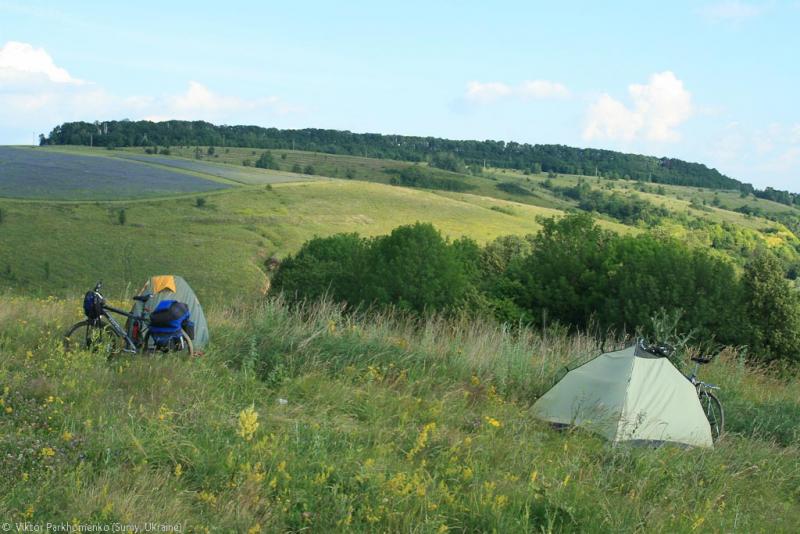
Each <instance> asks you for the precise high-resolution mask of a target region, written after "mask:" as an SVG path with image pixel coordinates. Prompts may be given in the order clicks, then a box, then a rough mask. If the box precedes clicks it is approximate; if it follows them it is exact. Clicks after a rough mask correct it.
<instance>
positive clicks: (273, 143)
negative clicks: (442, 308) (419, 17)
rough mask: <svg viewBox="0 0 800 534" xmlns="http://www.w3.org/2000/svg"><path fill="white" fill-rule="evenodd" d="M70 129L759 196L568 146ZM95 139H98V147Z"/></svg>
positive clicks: (72, 140) (649, 160)
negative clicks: (584, 176)
mask: <svg viewBox="0 0 800 534" xmlns="http://www.w3.org/2000/svg"><path fill="white" fill-rule="evenodd" d="M102 126H103V131H104V133H103V134H102V135H99V134H98V133H97V131H98V125H97V124H92V123H87V122H70V123H64V124H61V125H59V126H56V127H55V128H53V130H52V131H51V132H50V135H49V136H48V137H47V139H46V140H45V141H44V142H45V143H47V144H54V145H58V144H73V145H89V143H90V142H93V143H94V145H95V146H107V145H116V146H142V145H149V144H152V143H158V144H164V145H173V146H174V145H190V144H191V145H199V146H208V145H214V144H221V143H222V142H223V139H224V140H225V143H226V144H227V145H229V146H230V145H233V146H242V147H254V148H270V149H290V148H291V149H297V150H307V151H314V152H325V153H329V154H349V155H365V154H367V153H368V154H369V155H370V156H371V157H375V158H382V159H395V160H402V161H412V162H419V161H426V160H430V161H431V164H432V165H434V166H439V165H441V166H442V167H443V168H447V169H448V170H457V172H461V169H462V163H461V162H462V161H463V162H465V163H466V164H468V165H483V164H484V162H485V163H486V164H487V165H490V166H493V167H501V168H508V169H518V170H520V171H521V170H524V169H531V170H533V172H539V171H540V170H543V171H544V172H548V173H550V172H552V173H561V174H581V173H585V174H590V175H594V174H595V173H596V172H597V173H599V174H601V175H602V176H609V177H620V178H621V177H629V178H632V179H634V180H641V181H647V182H653V183H663V184H675V185H690V186H703V187H711V188H716V189H734V190H743V191H748V192H749V191H752V190H753V187H752V186H751V185H750V184H743V183H741V182H739V181H738V180H734V179H732V178H729V177H727V176H725V175H723V174H721V173H720V172H718V171H717V170H716V169H709V168H708V167H706V166H705V165H702V164H698V163H689V162H686V161H681V160H678V159H672V158H656V157H651V156H640V155H635V154H624V153H620V152H613V151H610V150H597V149H580V148H573V147H567V146H563V145H529V144H521V143H516V142H508V143H506V142H504V141H456V140H450V139H438V138H431V137H414V136H400V135H376V134H354V133H352V132H347V131H338V130H320V129H311V128H309V129H304V130H278V129H276V128H261V127H258V126H215V125H213V124H209V123H207V122H203V121H193V122H188V121H164V122H158V123H153V122H149V121H108V122H104V123H103V124H102ZM92 140H93V141H92Z"/></svg>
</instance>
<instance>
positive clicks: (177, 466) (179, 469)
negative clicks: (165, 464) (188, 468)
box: [175, 464, 183, 478]
mask: <svg viewBox="0 0 800 534" xmlns="http://www.w3.org/2000/svg"><path fill="white" fill-rule="evenodd" d="M181 475H183V466H182V465H181V464H175V478H180V477H181Z"/></svg>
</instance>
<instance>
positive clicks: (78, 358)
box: [0, 297, 800, 532]
mask: <svg viewBox="0 0 800 534" xmlns="http://www.w3.org/2000/svg"><path fill="white" fill-rule="evenodd" d="M207 315H208V317H209V321H210V325H211V333H212V336H213V340H212V346H211V348H210V349H209V350H208V352H207V353H206V354H205V355H203V356H202V357H199V358H191V359H186V358H181V357H171V356H167V357H155V358H144V357H137V358H129V359H119V360H115V361H112V362H106V361H105V359H104V358H103V357H102V356H101V355H97V354H92V353H64V352H63V351H62V350H61V349H60V345H59V343H58V339H57V335H56V334H57V332H59V331H61V330H63V327H64V326H65V325H66V324H67V323H69V322H70V321H71V320H72V319H77V318H78V310H77V306H76V305H75V304H74V303H64V302H62V301H55V300H52V299H51V300H50V301H40V300H32V299H12V298H10V297H0V394H2V399H3V406H2V407H1V408H2V409H3V412H2V413H0V483H2V484H3V488H4V490H5V491H4V492H3V494H2V495H0V518H3V519H4V520H5V519H6V518H8V520H25V519H28V520H30V521H34V522H45V521H48V520H49V521H54V520H60V521H67V522H75V523H76V524H78V523H83V524H86V523H91V522H97V523H109V522H113V521H121V522H138V523H143V522H160V523H173V524H174V523H180V524H181V525H182V526H183V527H184V530H186V531H240V532H243V531H253V532H257V531H264V532H280V531H300V530H312V531H317V532H328V531H351V530H358V531H414V532H446V531H493V530H494V531H498V532H520V531H533V532H548V531H555V532H559V531H586V532H609V531H612V532H618V531H625V532H627V531H648V532H650V531H668V532H691V531H699V530H712V531H725V532H734V531H740V532H753V531H762V530H771V531H774V532H792V531H793V530H794V529H795V528H796V525H797V518H798V517H800V491H799V490H798V488H799V487H800V470H799V469H798V462H800V443H798V437H797V434H796V432H795V433H792V430H791V429H792V428H794V429H796V428H797V426H798V424H800V420H799V419H798V401H797V399H798V393H800V390H799V389H798V382H797V380H796V379H791V380H789V379H777V378H775V377H773V376H771V375H770V374H769V373H768V372H766V371H764V370H751V369H748V368H747V367H745V366H743V364H742V362H741V358H739V357H738V354H737V353H736V352H735V351H730V350H729V351H727V352H726V353H725V354H723V356H722V357H721V359H720V361H718V362H716V363H714V364H712V365H710V366H707V368H704V369H703V373H704V376H703V378H708V379H709V380H711V381H717V382H718V383H719V384H721V385H722V386H723V393H722V396H723V401H724V402H725V403H726V407H728V417H729V421H732V423H731V424H732V428H733V430H734V432H732V433H729V434H728V435H727V436H725V438H724V439H723V440H722V441H721V442H720V443H719V444H718V445H717V447H716V448H715V449H714V450H694V449H688V450H686V449H678V448H672V447H664V448H659V449H649V448H630V447H624V446H618V447H612V446H610V445H609V444H608V443H606V442H604V441H603V440H601V439H600V438H598V437H596V436H593V435H589V434H586V433H583V432H580V431H571V432H562V433H559V432H554V431H552V430H551V429H550V428H549V427H548V426H547V425H545V424H543V423H540V422H538V421H536V420H535V419H534V418H533V417H531V413H530V406H531V403H532V401H533V399H534V398H535V397H537V396H538V395H539V394H541V392H543V391H544V390H546V389H547V387H549V385H550V383H551V381H552V376H553V374H554V372H555V371H557V370H558V369H559V368H560V367H562V366H563V365H564V364H566V363H567V362H569V361H572V360H574V359H575V358H585V357H588V356H591V355H593V354H597V353H598V352H599V351H600V350H601V347H600V344H599V342H598V341H597V340H596V339H595V338H594V337H593V336H590V335H586V334H577V335H568V334H567V333H566V332H564V331H562V330H560V329H558V328H550V329H547V330H545V331H543V332H539V331H533V330H527V329H508V328H504V327H502V326H500V325H497V324H493V323H490V322H478V323H475V322H470V321H468V320H458V319H446V318H443V317H431V318H428V319H424V320H422V319H419V320H414V319H410V318H408V317H403V316H400V315H397V314H392V313H379V314H372V313H366V312H365V313H363V314H360V315H359V314H356V315H347V314H344V313H342V310H341V308H340V307H338V306H336V305H334V304H331V303H329V302H320V303H312V304H309V305H306V306H303V307H300V308H290V307H288V306H286V305H285V304H284V303H283V302H282V301H281V300H280V299H273V300H268V301H261V302H247V301H241V302H236V303H233V304H230V305H227V306H225V307H218V308H216V309H209V310H207ZM621 342H622V341H620V343H621ZM609 345H613V343H607V344H606V349H609V348H612V347H610V346H609ZM705 375H707V376H705ZM5 408H12V410H11V412H9V413H6V412H5ZM748 410H750V412H748ZM748 414H749V415H748ZM792 425H793V426H792Z"/></svg>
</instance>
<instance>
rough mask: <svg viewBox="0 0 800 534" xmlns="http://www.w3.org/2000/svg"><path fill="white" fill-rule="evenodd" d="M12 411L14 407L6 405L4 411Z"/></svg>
mask: <svg viewBox="0 0 800 534" xmlns="http://www.w3.org/2000/svg"><path fill="white" fill-rule="evenodd" d="M13 411H14V408H12V407H11V406H6V413H12V412H13Z"/></svg>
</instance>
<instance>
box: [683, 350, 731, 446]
mask: <svg viewBox="0 0 800 534" xmlns="http://www.w3.org/2000/svg"><path fill="white" fill-rule="evenodd" d="M711 360H712V358H700V357H697V356H695V357H693V358H692V361H693V362H695V364H694V370H693V371H692V374H691V375H689V376H687V377H686V378H688V379H689V382H691V383H692V385H693V386H694V387H695V389H696V390H697V397H698V398H699V399H700V405H701V406H702V407H703V411H704V412H705V413H706V418H707V419H708V424H709V425H711V437H713V438H714V441H717V440H718V439H719V438H720V436H722V433H723V432H725V411H724V410H723V409H722V402H720V400H719V398H718V397H717V396H716V395H715V394H714V391H715V390H719V389H720V388H719V386H715V385H714V384H709V383H707V382H703V381H702V380H700V379H698V378H697V372H698V371H699V370H700V366H701V365H705V364H707V363H710V362H711Z"/></svg>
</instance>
